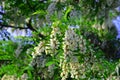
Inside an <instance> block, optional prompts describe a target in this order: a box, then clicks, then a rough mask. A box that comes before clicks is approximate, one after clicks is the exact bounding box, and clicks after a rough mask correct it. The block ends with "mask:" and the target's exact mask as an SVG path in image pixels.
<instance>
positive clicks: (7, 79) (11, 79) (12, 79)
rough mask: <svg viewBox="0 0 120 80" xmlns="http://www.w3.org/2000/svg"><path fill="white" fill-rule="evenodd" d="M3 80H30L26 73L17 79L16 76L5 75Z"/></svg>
mask: <svg viewBox="0 0 120 80" xmlns="http://www.w3.org/2000/svg"><path fill="white" fill-rule="evenodd" d="M1 80H28V74H26V73H24V74H23V75H21V77H18V78H17V77H16V76H15V75H6V74H5V75H4V76H3V77H2V78H1Z"/></svg>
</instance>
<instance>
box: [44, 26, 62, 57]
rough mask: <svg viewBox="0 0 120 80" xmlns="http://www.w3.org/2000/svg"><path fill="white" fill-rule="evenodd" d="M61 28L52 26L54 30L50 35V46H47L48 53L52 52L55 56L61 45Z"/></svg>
mask: <svg viewBox="0 0 120 80" xmlns="http://www.w3.org/2000/svg"><path fill="white" fill-rule="evenodd" d="M60 34H61V33H60V29H59V28H58V27H54V26H52V32H51V35H50V44H49V45H50V46H47V47H46V50H45V51H46V54H50V55H51V56H53V55H54V54H56V53H57V49H58V47H59V44H60V43H59V41H58V35H60Z"/></svg>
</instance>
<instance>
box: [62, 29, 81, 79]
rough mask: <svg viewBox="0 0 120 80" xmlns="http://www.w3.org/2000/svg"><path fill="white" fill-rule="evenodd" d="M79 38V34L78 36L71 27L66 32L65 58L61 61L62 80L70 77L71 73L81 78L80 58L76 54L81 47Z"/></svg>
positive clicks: (74, 76)
mask: <svg viewBox="0 0 120 80" xmlns="http://www.w3.org/2000/svg"><path fill="white" fill-rule="evenodd" d="M78 40H79V36H77V34H76V33H75V32H74V30H73V29H71V28H69V29H68V30H67V31H66V32H65V38H64V43H63V44H64V45H63V50H64V59H63V60H61V61H60V67H61V68H62V73H61V77H62V80H66V78H68V77H69V75H68V74H69V73H70V75H71V78H75V79H79V78H80V76H79V73H80V70H79V69H80V64H79V61H78V58H77V57H76V56H74V55H75V54H76V52H75V51H77V50H78V49H79V44H78V42H79V41H78Z"/></svg>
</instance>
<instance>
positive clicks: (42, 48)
mask: <svg viewBox="0 0 120 80" xmlns="http://www.w3.org/2000/svg"><path fill="white" fill-rule="evenodd" d="M34 49H35V51H34V52H32V56H33V58H35V57H36V56H37V55H41V54H42V52H44V51H45V42H43V41H41V42H40V43H39V44H38V46H37V47H35V48H34Z"/></svg>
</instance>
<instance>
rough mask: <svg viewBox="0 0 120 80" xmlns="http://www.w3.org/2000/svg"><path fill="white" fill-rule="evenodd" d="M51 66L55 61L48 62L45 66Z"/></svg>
mask: <svg viewBox="0 0 120 80" xmlns="http://www.w3.org/2000/svg"><path fill="white" fill-rule="evenodd" d="M52 64H55V61H49V62H47V63H46V66H50V65H52Z"/></svg>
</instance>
